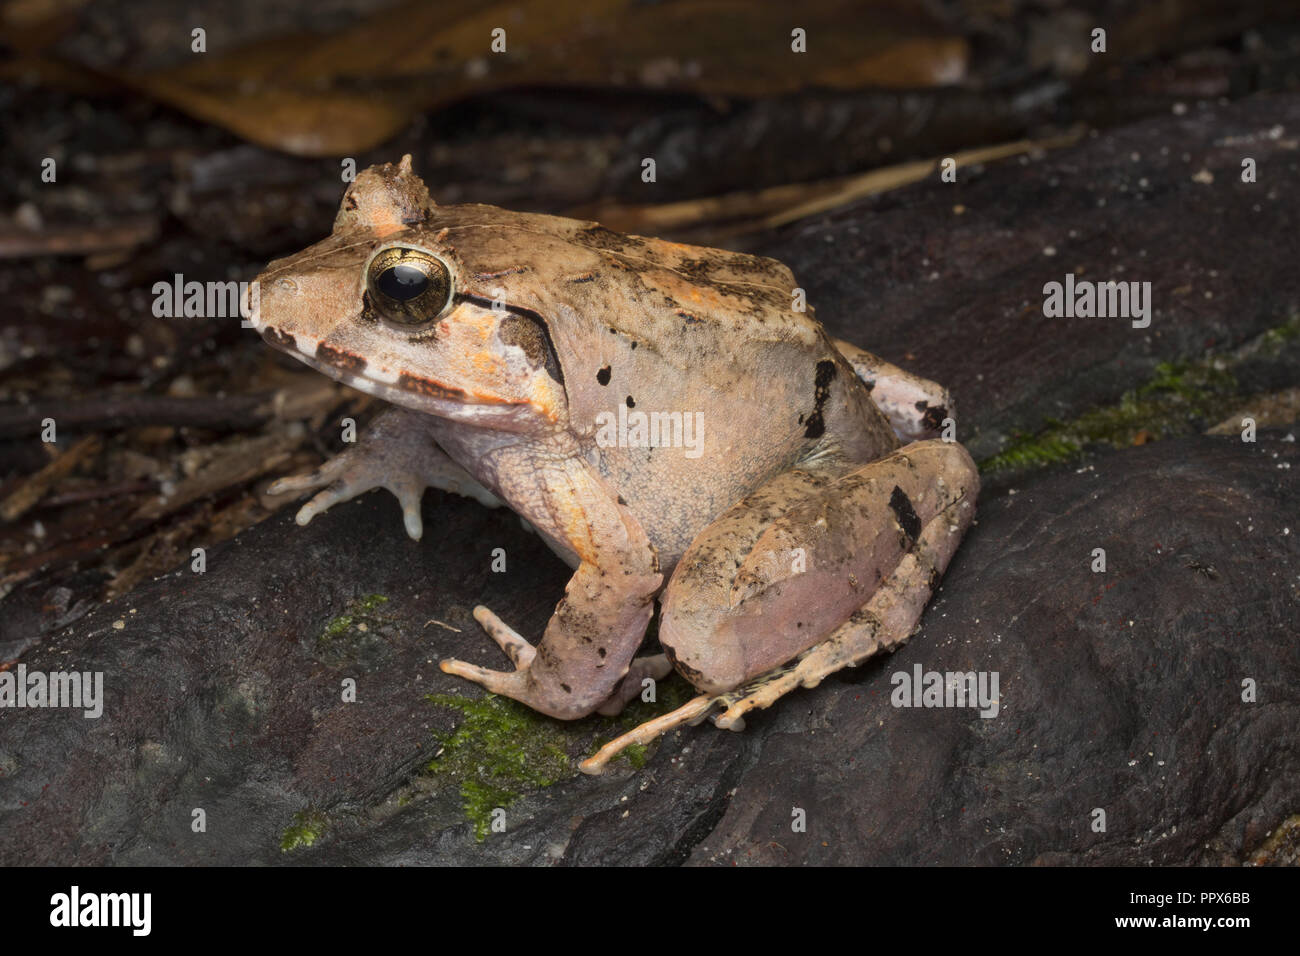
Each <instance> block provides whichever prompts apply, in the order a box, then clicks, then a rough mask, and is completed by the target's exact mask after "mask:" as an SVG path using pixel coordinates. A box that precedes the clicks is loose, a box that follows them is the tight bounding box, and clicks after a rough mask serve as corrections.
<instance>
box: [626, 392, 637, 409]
mask: <svg viewBox="0 0 1300 956" xmlns="http://www.w3.org/2000/svg"><path fill="white" fill-rule="evenodd" d="M627 407H628V408H636V402H635V401H633V400H632V396H631V395H629V396H628V397H627Z"/></svg>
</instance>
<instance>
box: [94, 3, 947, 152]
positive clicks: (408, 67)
mask: <svg viewBox="0 0 1300 956" xmlns="http://www.w3.org/2000/svg"><path fill="white" fill-rule="evenodd" d="M795 27H799V28H801V29H803V30H805V31H806V36H807V50H808V52H806V53H795V52H792V50H791V31H792V29H794V28H795ZM498 28H500V29H504V30H505V31H506V34H505V38H506V51H505V52H504V53H493V52H492V51H491V46H490V45H491V42H492V36H493V33H492V31H493V30H495V29H498ZM967 59H968V47H967V42H966V40H965V39H964V38H963V37H960V36H955V35H952V34H950V33H948V32H946V31H945V30H944V28H943V27H942V26H940V25H938V24H936V23H935V21H934V20H933V19H931V18H930V17H929V16H927V15H925V14H924V13H922V12H921V11H920V9H919V8H916V7H911V6H908V5H904V4H900V3H897V2H894V0H870V2H867V3H863V2H853V0H822V2H810V3H804V4H801V5H800V6H799V8H798V10H797V11H796V12H793V13H792V12H791V11H789V10H788V9H787V8H786V7H785V6H784V5H781V4H767V3H752V2H747V0H708V2H689V3H683V2H678V3H655V4H647V3H639V2H636V0H581V2H579V0H523V2H515V3H496V4H482V3H475V2H470V0H458V2H455V3H438V4H428V3H422V2H413V3H407V4H403V5H400V6H398V7H395V8H392V9H390V10H385V11H383V12H381V13H379V14H376V15H375V16H373V17H371V18H369V19H367V20H364V21H362V22H361V23H359V24H356V25H354V26H353V27H351V28H349V29H348V30H346V31H345V32H343V33H340V34H337V35H334V36H326V37H284V38H277V39H274V40H268V41H264V42H262V43H259V44H257V45H255V46H252V47H249V48H245V49H242V50H239V51H235V52H232V53H221V52H217V51H210V52H209V53H207V54H205V55H202V56H196V57H195V59H194V62H193V63H191V64H187V65H186V66H184V67H181V68H178V69H173V70H167V71H163V72H159V73H153V74H148V75H143V76H130V75H119V77H118V78H119V79H120V80H121V81H122V82H124V83H126V84H128V85H130V86H133V87H134V88H136V89H138V90H140V91H142V92H144V93H146V94H148V95H151V96H153V97H155V98H157V99H160V100H163V101H165V102H167V103H170V104H171V105H173V106H175V107H177V108H178V109H181V110H184V111H185V112H187V113H190V114H191V115H194V116H197V117H199V118H201V119H204V120H206V121H208V122H211V123H214V124H217V125H219V126H223V127H225V128H227V129H229V130H231V131H232V132H234V133H236V134H238V135H240V136H242V137H244V138H246V139H248V140H251V141H253V142H255V143H258V144H260V145H262V146H267V147H270V148H274V149H281V150H285V151H287V152H290V153H296V154H299V155H304V156H339V155H351V154H353V153H356V152H360V151H363V150H366V149H369V148H372V147H374V146H377V145H379V144H380V143H382V142H383V141H385V140H386V139H388V138H389V137H390V136H392V135H393V134H395V133H396V132H398V131H399V130H400V129H402V128H403V127H404V126H405V125H406V124H407V123H408V122H409V121H410V118H411V116H412V115H413V114H414V113H416V112H419V111H422V110H426V109H430V108H433V107H437V106H441V105H444V104H446V103H450V102H452V101H454V100H458V99H462V98H464V97H466V96H469V95H471V94H474V93H479V92H482V91H485V90H492V89H499V88H502V87H508V86H522V85H550V86H579V87H582V86H593V87H598V88H602V89H605V88H609V87H639V88H651V89H662V90H675V91H691V92H695V93H700V94H703V95H728V96H759V95H771V94H778V93H789V92H792V91H795V90H800V89H805V88H809V87H823V88H831V89H850V88H859V87H864V86H879V87H890V88H904V87H905V88H916V87H926V86H934V85H941V84H947V83H953V82H956V81H957V80H959V79H961V78H962V77H963V76H964V75H965V71H966V65H967Z"/></svg>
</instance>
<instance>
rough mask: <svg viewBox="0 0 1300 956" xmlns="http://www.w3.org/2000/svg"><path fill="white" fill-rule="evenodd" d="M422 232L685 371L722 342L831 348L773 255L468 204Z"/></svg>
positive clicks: (472, 265) (505, 281) (440, 213)
mask: <svg viewBox="0 0 1300 956" xmlns="http://www.w3.org/2000/svg"><path fill="white" fill-rule="evenodd" d="M428 228H429V229H432V230H441V229H443V228H446V229H447V230H448V233H447V241H448V242H450V243H452V244H453V245H454V246H455V247H456V249H457V250H458V251H461V252H463V253H464V255H465V256H466V257H467V258H466V260H465V262H464V264H465V266H466V267H467V271H468V272H469V273H471V274H475V275H478V276H482V277H483V278H484V280H485V282H487V283H488V284H491V283H492V282H494V281H496V282H499V283H500V284H502V285H504V286H505V287H506V288H507V289H508V288H510V286H511V285H512V284H514V283H512V282H511V275H510V274H513V275H515V276H518V277H519V278H520V279H523V277H524V276H526V277H527V279H526V280H525V281H521V282H519V283H517V284H518V285H519V286H521V287H522V288H523V291H524V294H525V295H528V294H531V295H533V296H535V297H536V298H537V302H536V303H535V304H536V308H537V311H538V312H539V314H542V315H547V314H554V313H555V307H556V306H557V305H562V304H567V305H570V306H571V307H572V308H573V309H574V310H575V311H576V312H577V313H578V314H579V315H587V316H591V317H593V318H595V319H596V320H597V322H598V324H600V325H603V326H605V327H607V328H609V329H611V330H617V331H618V332H622V333H625V334H627V335H629V336H631V337H633V338H635V339H637V340H638V341H639V342H640V346H641V347H643V348H645V347H649V348H650V349H651V350H653V351H656V352H658V353H660V354H661V355H663V356H665V357H666V358H669V359H670V360H674V359H675V360H676V361H678V362H680V364H681V365H682V367H690V368H694V369H699V368H700V367H701V363H704V364H709V362H710V356H712V357H713V358H715V359H716V358H718V348H717V344H718V342H719V341H724V340H725V341H729V342H736V341H747V342H750V343H752V344H754V345H756V346H761V345H762V344H764V343H766V344H768V345H770V346H772V347H774V348H776V349H778V350H779V349H782V348H785V347H793V348H795V349H798V350H801V351H805V350H812V351H827V350H831V351H833V348H832V347H831V346H830V345H829V343H828V341H827V340H826V337H825V335H824V334H823V332H822V330H821V326H820V325H819V323H818V322H817V321H816V320H815V319H814V318H813V317H812V314H811V312H807V313H805V312H799V311H796V310H795V309H794V307H793V305H794V298H793V297H794V291H795V286H796V283H795V279H794V275H793V274H792V273H791V272H790V270H789V268H787V267H786V266H785V265H784V264H783V263H781V262H778V261H777V260H775V259H769V258H766V257H764V256H755V255H749V254H747V253H743V252H730V251H727V250H723V249H710V248H706V247H703V246H691V245H684V244H682V243H676V242H668V241H666V240H663V239H655V238H650V237H644V236H635V235H626V234H623V233H618V232H614V231H612V230H610V229H607V228H605V227H604V226H601V225H600V224H598V223H595V222H590V221H585V220H579V219H567V218H564V217H559V216H546V215H541V214H537V213H515V212H510V211H508V210H504V209H498V208H497V207H494V206H483V205H473V204H467V205H461V206H443V207H436V208H435V210H434V211H433V216H432V218H431V221H430V222H429V224H428ZM521 233H530V234H531V235H530V238H529V241H528V242H526V243H521V242H520V241H519V240H520V234H521ZM458 239H460V240H466V241H458ZM471 259H472V261H471ZM547 298H550V299H552V300H555V301H550V302H547V301H545V300H546V299H547ZM724 351H726V350H724ZM742 364H743V363H742Z"/></svg>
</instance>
